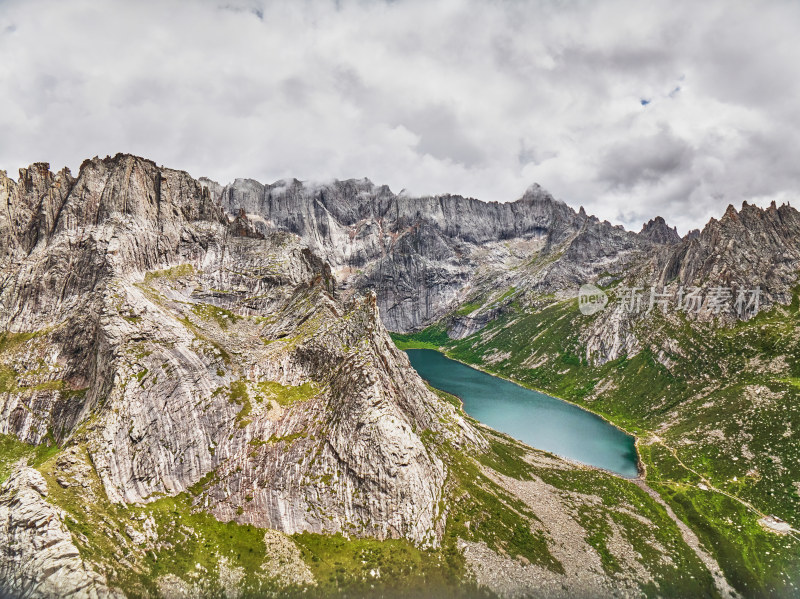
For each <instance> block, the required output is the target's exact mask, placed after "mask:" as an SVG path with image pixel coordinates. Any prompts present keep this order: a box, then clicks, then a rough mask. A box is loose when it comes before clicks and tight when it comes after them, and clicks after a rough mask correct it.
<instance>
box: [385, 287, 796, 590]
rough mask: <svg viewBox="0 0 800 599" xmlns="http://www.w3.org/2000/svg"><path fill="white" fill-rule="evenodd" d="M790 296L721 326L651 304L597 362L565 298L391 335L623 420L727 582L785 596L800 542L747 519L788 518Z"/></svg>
mask: <svg viewBox="0 0 800 599" xmlns="http://www.w3.org/2000/svg"><path fill="white" fill-rule="evenodd" d="M799 306H800V303H799V302H798V297H797V294H795V298H794V301H793V303H792V304H791V305H789V306H785V307H775V308H773V309H771V310H770V311H767V312H762V313H761V314H759V315H758V316H757V317H755V318H753V319H751V320H750V321H747V322H739V323H737V324H735V325H734V326H731V327H724V326H721V325H717V324H716V323H711V324H703V323H697V322H692V321H689V320H687V319H686V318H685V317H682V316H677V315H668V316H664V315H661V314H660V313H659V312H657V311H656V312H654V314H653V315H651V316H649V317H647V318H643V319H641V320H639V321H637V322H636V323H635V325H634V332H635V334H636V335H637V338H638V339H640V340H641V341H642V345H643V347H644V350H643V351H641V352H639V353H637V354H636V355H634V356H631V357H627V356H624V357H621V358H618V359H616V360H614V361H612V362H608V363H606V364H603V365H599V366H598V365H595V364H593V363H590V362H589V361H588V360H587V359H586V357H585V356H586V347H585V343H584V342H583V341H582V340H583V339H585V335H584V332H585V331H586V330H587V329H588V328H589V327H591V326H592V324H593V322H594V320H595V319H596V318H597V316H584V315H582V314H581V313H580V312H579V311H578V309H577V302H576V301H575V300H572V301H564V302H555V303H551V304H550V305H546V306H544V307H543V308H540V309H536V310H524V309H522V308H521V307H520V306H517V305H514V306H512V308H511V309H510V310H507V311H506V313H505V314H504V315H503V316H501V317H500V318H499V319H497V320H495V321H493V322H491V323H490V324H489V325H488V326H487V327H486V328H484V329H483V330H482V331H479V332H477V333H475V334H473V335H471V336H469V337H467V338H465V339H462V340H458V341H454V340H450V339H449V338H447V336H446V328H445V326H444V324H443V323H444V322H446V320H444V321H442V323H439V324H437V325H434V326H432V327H429V328H428V329H425V330H423V331H421V332H419V333H417V334H413V335H397V336H395V338H396V341H397V342H398V345H400V346H401V347H416V346H417V345H416V344H417V343H420V342H422V343H424V344H425V345H424V346H425V347H430V346H438V347H440V348H441V349H442V350H443V351H444V352H445V353H447V354H448V355H449V356H451V357H453V358H455V359H458V360H461V361H464V362H468V363H471V364H474V365H477V366H479V367H481V368H482V369H484V370H486V371H489V372H492V373H495V374H498V375H500V376H503V377H506V378H509V379H512V380H514V381H517V382H519V383H520V384H522V385H524V386H528V387H530V388H534V389H537V390H541V391H544V392H547V393H550V394H552V395H555V396H557V397H561V398H563V399H567V400H569V401H572V402H575V403H577V404H579V405H581V406H583V407H586V408H588V409H590V410H592V411H594V412H596V413H598V414H601V415H603V416H605V417H606V418H608V419H609V420H611V421H612V422H614V423H615V424H617V425H619V426H621V427H622V428H624V429H626V430H628V431H629V432H632V433H635V434H636V435H637V436H638V437H639V445H640V451H641V455H642V459H643V461H644V463H645V464H646V466H647V471H648V474H647V479H648V481H649V482H650V483H651V484H652V486H653V487H654V488H655V489H657V490H658V491H659V493H660V494H661V495H662V496H663V497H664V498H665V499H666V500H667V501H668V502H669V503H670V505H671V506H672V507H673V509H674V510H675V511H676V513H677V514H678V515H679V516H680V517H681V518H682V519H683V520H684V521H685V522H687V523H688V524H689V525H690V526H691V527H692V528H693V530H694V531H695V532H696V533H697V534H698V535H699V537H700V538H701V540H702V541H703V543H704V545H705V546H706V548H707V549H708V550H709V551H710V552H711V553H712V554H713V555H715V557H716V558H717V559H718V561H719V562H720V565H721V566H722V567H723V569H724V571H725V573H726V576H727V577H728V578H729V580H730V582H731V583H732V584H734V585H735V586H736V587H737V588H738V589H739V590H740V591H742V592H743V593H744V594H745V595H747V596H790V595H792V594H794V593H795V592H797V588H798V586H800V542H799V541H798V538H795V537H792V536H780V535H777V534H775V533H773V532H770V531H766V530H764V529H763V528H762V527H761V526H760V525H759V524H758V522H757V521H758V519H759V518H760V517H761V515H763V514H775V515H777V516H779V517H780V518H782V519H784V520H786V521H788V522H789V523H790V524H791V525H792V526H793V527H795V528H798V529H800V442H798V438H799V437H798V435H800V386H799V385H798V381H799V380H800V311H799V310H798V307H799ZM498 356H499V358H501V359H498ZM703 487H705V488H706V489H707V490H703Z"/></svg>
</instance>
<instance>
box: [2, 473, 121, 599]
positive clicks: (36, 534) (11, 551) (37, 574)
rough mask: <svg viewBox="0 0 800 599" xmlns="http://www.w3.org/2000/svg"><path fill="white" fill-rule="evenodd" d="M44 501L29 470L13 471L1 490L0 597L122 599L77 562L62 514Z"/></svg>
mask: <svg viewBox="0 0 800 599" xmlns="http://www.w3.org/2000/svg"><path fill="white" fill-rule="evenodd" d="M46 497H47V483H46V482H45V480H44V477H43V476H42V475H41V474H40V473H39V472H37V471H36V470H34V469H33V468H25V467H22V468H19V469H17V470H16V471H15V472H14V473H13V474H12V475H11V477H10V478H9V479H8V480H7V481H6V482H5V483H4V484H3V485H2V487H0V595H2V596H3V597H26V598H27V597H30V598H42V599H51V598H52V597H70V598H74V599H79V598H80V599H83V598H85V599H123V598H124V597H125V595H123V594H122V593H120V592H118V591H115V590H114V589H111V588H109V587H108V586H107V583H106V581H105V579H104V578H103V577H102V576H101V575H100V574H97V573H96V572H95V571H94V570H93V569H92V567H91V564H87V563H86V562H85V561H84V560H83V559H82V558H81V555H80V553H79V552H78V549H77V547H76V546H75V545H74V543H73V542H72V535H71V533H70V531H69V530H68V528H67V526H66V524H65V522H64V512H63V510H60V509H59V508H57V507H54V506H53V505H51V504H50V503H48V502H47V501H46V500H45V498H46Z"/></svg>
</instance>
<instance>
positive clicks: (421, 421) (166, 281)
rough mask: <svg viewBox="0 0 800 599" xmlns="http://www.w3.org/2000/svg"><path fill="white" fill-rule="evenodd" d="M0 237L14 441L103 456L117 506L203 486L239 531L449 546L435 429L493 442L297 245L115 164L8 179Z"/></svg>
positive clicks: (172, 181)
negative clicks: (430, 443)
mask: <svg viewBox="0 0 800 599" xmlns="http://www.w3.org/2000/svg"><path fill="white" fill-rule="evenodd" d="M0 240H1V241H0V243H2V246H0V255H2V266H3V268H2V273H3V274H2V280H1V281H0V305H1V306H2V310H1V311H0V327H2V329H3V330H4V331H6V332H5V333H3V336H2V348H1V349H2V354H1V358H2V362H1V363H0V368H2V373H1V374H2V378H1V379H0V381H1V382H2V389H0V391H1V392H2V393H0V432H1V433H3V434H8V435H13V436H14V437H16V438H18V439H20V440H22V441H24V442H27V443H32V444H40V443H44V442H45V441H47V442H57V443H59V444H61V445H67V446H70V445H76V446H81V447H85V448H86V451H87V456H88V459H89V460H90V463H91V465H92V467H93V469H94V471H95V472H96V474H97V476H98V477H99V480H100V481H101V482H102V488H103V492H104V494H105V495H107V497H108V499H109V500H110V501H111V502H112V503H115V502H123V503H142V502H148V501H151V500H153V499H155V498H158V497H161V496H165V495H166V496H170V495H175V494H177V493H181V492H184V491H187V490H188V489H189V488H190V487H191V488H192V490H193V492H194V494H195V503H196V505H198V506H204V507H206V508H207V509H208V510H209V511H210V512H211V513H213V514H215V515H216V516H217V517H219V518H220V519H221V520H224V521H227V520H233V521H236V522H240V523H251V524H255V525H258V526H261V527H269V528H272V529H277V530H280V531H284V532H286V533H294V532H298V531H304V530H305V531H316V532H326V533H335V532H344V533H347V534H357V535H370V536H372V537H375V538H378V539H383V538H390V537H395V538H398V537H402V538H407V539H410V540H413V541H415V542H417V543H422V544H430V545H436V544H437V543H438V542H439V539H440V538H441V533H442V529H441V526H442V525H441V521H442V517H443V513H442V507H441V498H442V488H443V484H444V479H445V475H446V468H445V466H444V464H443V462H442V461H441V459H440V458H438V457H437V456H436V454H435V453H433V452H431V451H429V449H428V448H426V446H425V444H424V443H423V441H422V439H421V436H420V435H421V433H422V432H423V431H438V432H441V433H442V434H444V435H445V436H446V437H447V438H450V439H451V440H452V441H453V442H454V443H456V444H461V443H464V442H467V443H477V444H478V445H480V444H481V443H482V441H481V438H480V435H478V434H477V433H475V432H474V431H473V430H472V428H471V426H470V425H469V424H467V423H466V422H465V421H464V420H463V419H462V418H461V417H460V416H458V415H457V414H456V411H455V410H454V408H453V407H452V406H451V405H449V404H447V403H445V402H443V401H442V400H441V399H439V398H438V397H437V396H436V395H434V394H433V393H431V392H430V391H429V390H428V389H427V388H426V387H425V386H424V384H423V383H422V381H421V380H420V379H419V377H418V376H416V373H415V372H414V371H413V370H412V369H411V367H410V365H409V363H408V360H407V358H406V357H405V354H403V353H402V352H400V351H399V350H397V349H396V348H395V346H394V344H393V343H392V341H391V340H390V339H389V336H388V334H387V333H386V331H385V329H384V327H383V324H382V323H381V321H380V319H379V317H378V310H377V306H376V301H375V298H374V296H371V295H369V294H367V295H365V296H358V297H355V296H353V297H350V298H349V299H347V301H342V300H340V299H339V298H338V297H337V293H336V285H335V281H334V279H333V277H332V275H331V271H330V268H329V267H328V265H327V264H326V263H325V262H324V261H323V260H322V259H321V258H319V257H318V256H317V255H315V254H314V253H313V252H312V251H311V250H309V249H308V248H306V247H305V246H304V245H303V244H301V243H300V241H299V240H298V238H297V237H295V236H293V235H291V234H288V233H280V232H279V233H271V234H268V235H264V234H261V233H260V232H258V231H256V230H255V228H253V227H252V225H251V224H250V223H249V222H248V221H247V220H246V219H243V218H238V219H231V221H229V219H228V218H227V217H226V216H225V214H224V213H223V211H222V209H221V208H220V207H219V206H218V205H217V204H216V203H215V201H214V200H213V199H212V198H211V197H210V195H209V193H208V191H207V189H206V188H204V187H203V186H202V185H201V184H199V183H198V182H196V181H194V180H193V179H191V178H190V177H189V176H188V175H187V174H186V173H182V172H178V171H172V170H169V169H164V168H159V167H157V166H156V165H155V164H154V163H152V162H149V161H146V160H142V159H138V158H135V157H132V156H123V155H118V156H116V157H114V158H109V159H105V160H98V159H95V160H92V161H87V162H85V163H84V164H83V165H82V167H81V172H80V174H79V175H78V176H77V177H72V176H71V174H70V173H69V172H68V171H61V172H59V173H57V174H52V173H51V172H50V171H49V169H48V167H47V165H43V164H37V165H34V166H33V167H31V168H30V169H27V170H23V171H21V173H20V178H19V181H18V182H14V181H12V180H10V179H8V178H6V177H5V176H4V175H3V176H2V177H1V178H0ZM23 472H25V471H23ZM24 476H27V475H24V474H19V475H16V478H12V479H11V481H9V486H7V488H6V490H5V493H6V496H8V497H11V499H9V500H8V501H11V502H12V504H13V503H14V502H17V503H19V501H20V500H21V499H20V497H23V496H24V493H27V494H28V495H31V493H30V492H28V491H24V493H23V491H22V490H21V489H22V487H21V486H20V485H21V483H20V485H17V483H15V482H14V481H17V480H21V479H20V478H19V477H24ZM31 476H33V475H31ZM29 478H30V477H29ZM26 480H27V479H26ZM37 480H38V479H37ZM321 481H322V482H321ZM15 485H16V486H15ZM27 486H28V487H30V485H27ZM34 486H35V485H34ZM39 487H41V485H39ZM39 487H37V488H39ZM15 489H17V490H16V491H15ZM40 491H41V492H42V493H45V491H43V490H41V489H40ZM21 493H22V495H21ZM7 534H9V535H15V534H17V532H15V531H7ZM12 559H16V558H12V556H11V554H7V553H6V554H2V552H0V568H3V567H5V568H11V567H13V566H12V565H10V564H11V562H9V561H8V560H12ZM4 560H5V561H4ZM31 576H34V575H33V574H32V575H31ZM34 578H35V576H34ZM41 584H42V585H44V584H45V583H44V582H42V583H41ZM37 588H39V587H37ZM41 588H47V587H46V586H42V587H41ZM43 592H44V591H43Z"/></svg>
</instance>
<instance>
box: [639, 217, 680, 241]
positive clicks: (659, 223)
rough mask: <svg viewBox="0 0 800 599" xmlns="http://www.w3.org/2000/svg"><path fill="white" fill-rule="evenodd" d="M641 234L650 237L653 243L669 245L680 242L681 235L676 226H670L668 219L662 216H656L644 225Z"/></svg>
mask: <svg viewBox="0 0 800 599" xmlns="http://www.w3.org/2000/svg"><path fill="white" fill-rule="evenodd" d="M639 235H641V236H642V237H645V238H646V239H649V240H650V241H652V242H653V243H659V244H663V245H669V244H672V243H678V242H679V241H680V240H681V236H680V235H678V230H677V229H676V228H675V227H672V228H670V226H669V225H667V223H666V221H665V220H664V218H663V217H661V216H656V217H655V218H654V219H651V220H650V221H648V222H647V223H645V224H644V225H643V226H642V230H641V231H639Z"/></svg>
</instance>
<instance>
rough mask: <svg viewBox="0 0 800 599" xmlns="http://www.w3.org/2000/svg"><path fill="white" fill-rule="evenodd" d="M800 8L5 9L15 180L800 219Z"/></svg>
mask: <svg viewBox="0 0 800 599" xmlns="http://www.w3.org/2000/svg"><path fill="white" fill-rule="evenodd" d="M798 25H800V2H796V1H786V2H763V1H762V2H734V1H730V0H728V1H719V2H707V1H703V2H695V1H692V2H685V3H681V2H676V1H674V0H672V1H670V2H665V3H663V4H658V3H653V2H649V1H648V2H642V1H639V2H607V1H604V2H563V1H562V2H556V1H552V2H521V1H509V2H487V1H481V2H467V1H444V2H430V1H420V2H415V1H409V2H405V1H402V0H401V1H397V2H349V1H345V0H343V1H340V2H333V1H330V2H329V1H319V2H297V1H294V2H281V3H278V2H274V3H272V2H259V1H255V0H253V1H249V0H242V1H237V0H232V1H230V2H226V1H224V0H222V1H221V2H212V1H209V2H194V3H191V2H186V1H183V2H169V1H164V0H160V1H158V2H142V1H138V2H98V1H96V0H90V1H79V0H50V1H42V2H38V1H25V2H22V1H19V2H16V1H0V168H3V169H5V170H7V171H8V172H9V174H10V175H11V176H12V177H15V178H16V172H17V169H18V168H19V167H21V166H25V165H28V164H30V163H32V162H37V161H43V162H50V164H51V167H52V168H54V169H57V168H60V167H61V166H64V165H66V166H69V167H70V168H71V169H72V170H73V173H77V170H78V167H79V165H80V163H81V161H82V160H83V159H84V158H90V157H92V156H95V155H99V156H105V155H107V154H112V155H113V154H116V153H117V152H131V153H135V154H139V155H142V156H145V157H148V158H151V159H153V160H155V161H156V162H158V163H160V164H164V165H166V166H170V167H174V168H180V169H185V170H187V171H189V172H190V173H191V174H192V175H193V176H195V177H200V176H208V177H211V178H213V179H216V180H217V181H219V182H221V183H226V182H229V181H231V180H233V179H234V178H236V177H250V178H254V179H258V180H260V181H262V182H272V181H275V180H277V179H281V178H285V177H297V178H298V179H303V180H327V179H332V178H339V179H346V178H350V177H365V176H366V177H369V178H370V179H372V180H373V181H374V182H376V183H386V184H388V185H389V186H390V187H391V188H392V190H394V191H395V192H399V191H400V190H401V189H403V188H406V190H407V191H408V192H410V193H413V194H436V193H445V192H450V193H460V194H463V195H468V196H472V197H477V198H480V199H483V200H498V201H509V200H514V199H517V198H518V197H520V196H521V195H522V193H523V192H524V190H525V189H526V188H527V187H528V186H529V185H530V184H532V183H534V182H538V183H540V184H541V185H542V186H543V187H545V188H546V189H548V190H549V191H550V192H551V193H553V194H554V195H555V196H556V197H557V198H559V199H562V200H564V201H566V202H567V203H568V204H570V205H571V206H573V207H574V208H576V209H577V208H578V207H579V206H581V205H583V206H584V207H585V208H586V210H587V211H588V212H590V213H594V214H597V215H598V216H599V217H601V218H606V219H608V220H610V221H612V222H614V223H622V224H624V225H626V227H628V228H634V229H636V230H638V229H639V228H640V227H641V224H642V222H643V221H645V220H648V219H650V218H652V217H653V216H655V215H662V216H664V217H665V218H666V219H667V221H668V222H669V223H670V224H675V225H677V226H678V228H679V230H680V231H681V232H685V231H686V230H687V229H688V228H691V227H698V226H702V224H704V223H705V222H706V221H707V220H708V218H709V217H710V216H717V217H719V216H720V215H721V214H722V213H723V211H724V209H725V207H726V206H727V205H728V204H729V203H733V204H734V205H736V206H737V208H738V207H739V206H740V204H741V202H742V200H748V201H755V202H756V203H758V204H761V205H765V204H766V203H768V202H769V201H770V200H772V199H774V200H776V201H777V202H778V203H781V202H785V201H790V202H791V203H792V204H793V205H795V206H797V207H800V161H798V149H799V148H800V34H798Z"/></svg>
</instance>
